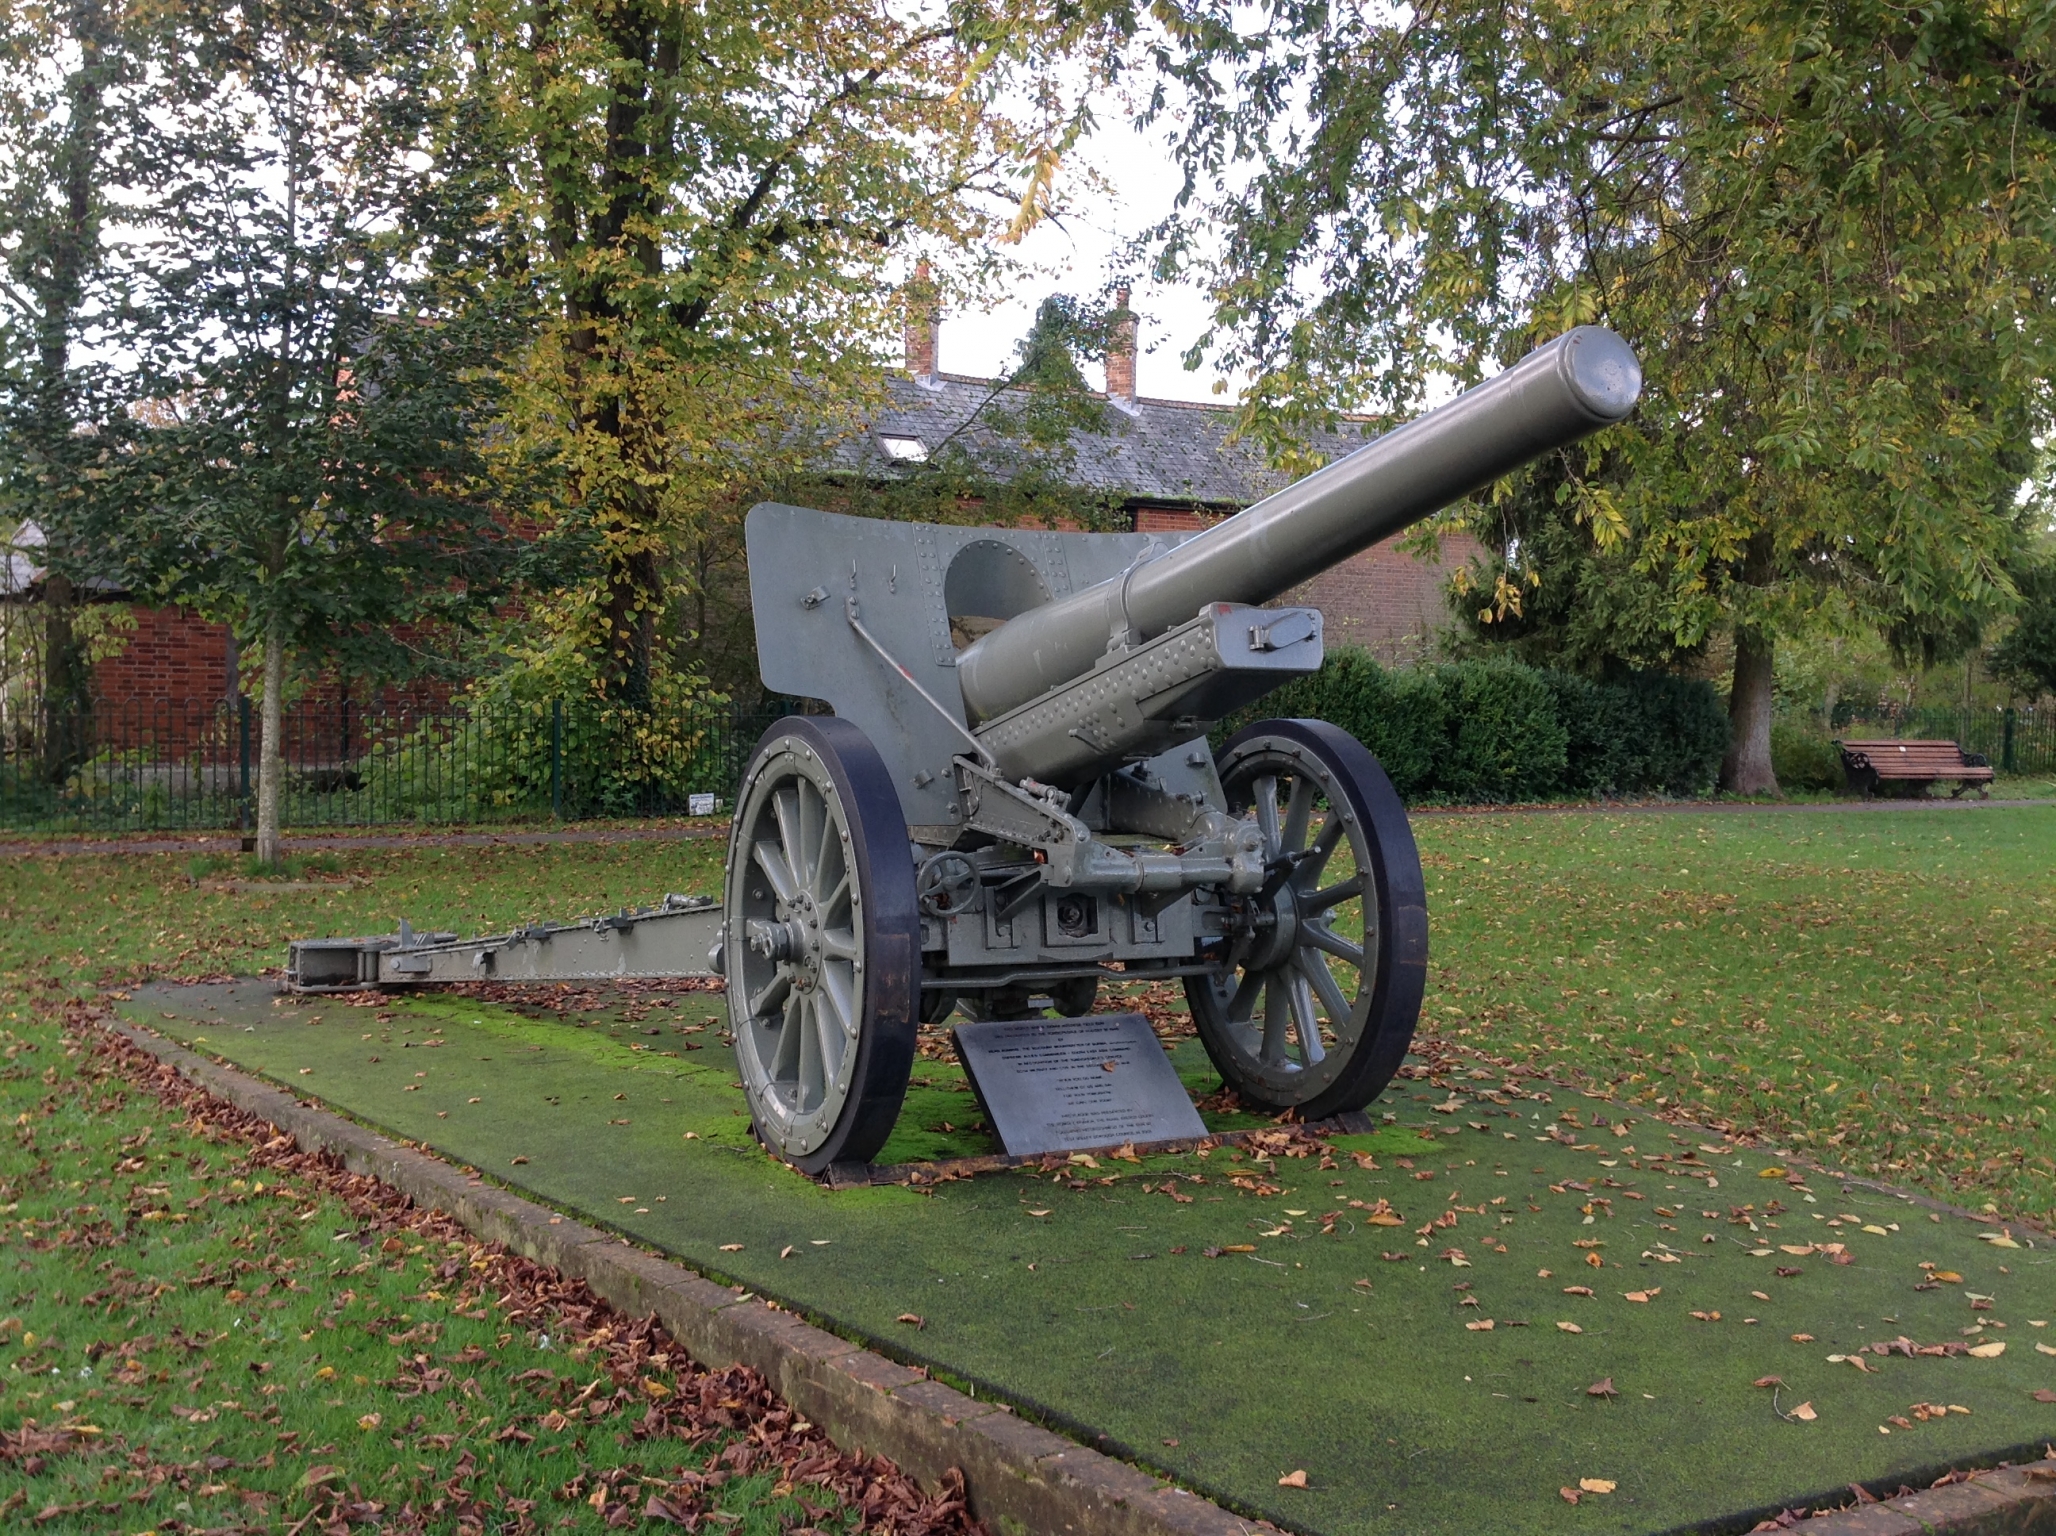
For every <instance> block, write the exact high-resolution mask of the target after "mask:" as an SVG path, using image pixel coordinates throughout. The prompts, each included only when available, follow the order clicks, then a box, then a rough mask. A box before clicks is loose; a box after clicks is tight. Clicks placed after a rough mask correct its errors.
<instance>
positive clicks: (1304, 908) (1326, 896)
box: [1299, 870, 1364, 922]
mask: <svg viewBox="0 0 2056 1536" xmlns="http://www.w3.org/2000/svg"><path fill="white" fill-rule="evenodd" d="M1363 893H1364V877H1363V871H1362V870H1358V871H1357V872H1356V873H1355V874H1353V875H1351V876H1350V877H1349V878H1348V879H1347V880H1339V881H1337V882H1336V883H1335V884H1333V885H1331V886H1329V887H1328V888H1327V889H1326V890H1325V891H1315V892H1314V893H1313V894H1311V895H1309V896H1304V897H1302V898H1300V903H1299V914H1300V920H1301V921H1302V922H1303V921H1305V920H1306V919H1307V918H1309V917H1318V916H1319V915H1320V914H1321V913H1323V912H1325V911H1327V910H1328V909H1329V908H1330V907H1335V906H1340V905H1341V904H1342V903H1343V902H1345V901H1348V900H1349V899H1350V898H1351V897H1352V896H1361V895H1363Z"/></svg>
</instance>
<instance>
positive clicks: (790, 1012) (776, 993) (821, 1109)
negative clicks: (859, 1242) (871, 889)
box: [728, 743, 865, 1157]
mask: <svg viewBox="0 0 2056 1536" xmlns="http://www.w3.org/2000/svg"><path fill="white" fill-rule="evenodd" d="M736 819H737V825H738V827H740V828H741V829H742V831H741V835H740V836H739V837H738V838H737V840H736V843H735V847H736V850H737V854H738V857H736V858H735V859H734V860H732V861H731V867H730V871H729V885H730V891H729V902H730V905H729V911H730V913H731V924H730V935H729V940H728V942H730V943H732V944H737V945H739V946H740V948H739V951H738V953H739V956H740V965H739V977H740V980H741V985H740V986H739V987H737V986H735V985H733V984H731V987H730V995H729V1011H730V1017H731V1020H732V1023H733V1026H734V1031H735V1041H736V1060H737V1064H738V1066H739V1068H740V1070H741V1072H742V1077H743V1086H744V1088H745V1089H746V1090H747V1091H748V1093H749V1096H750V1104H751V1107H752V1109H753V1110H754V1111H755V1114H756V1119H757V1128H758V1131H759V1132H760V1134H762V1135H763V1137H764V1138H765V1139H766V1140H767V1141H768V1142H770V1143H771V1144H772V1145H773V1146H774V1147H775V1148H776V1149H777V1150H778V1151H780V1152H781V1153H783V1154H785V1155H786V1156H788V1157H804V1156H806V1155H807V1154H809V1153H811V1152H813V1151H815V1150H816V1149H817V1148H819V1147H820V1146H822V1145H823V1144H824V1143H825V1142H826V1141H827V1140H828V1138H829V1137H830V1135H831V1134H832V1133H833V1132H834V1130H835V1125H836V1121H837V1119H838V1118H839V1117H840V1115H841V1113H842V1109H843V1106H844V1104H845V1102H846V1101H847V1100H848V1098H849V1094H850V1089H851V1086H852V1084H853V1083H854V1081H855V1077H856V1070H857V1046H858V1035H859V1032H860V1029H861V1026H862V1021H863V998H864V987H863V980H864V958H865V956H864V950H865V937H864V924H863V893H862V890H861V888H860V885H861V877H860V875H859V873H858V871H857V870H856V868H855V867H854V863H853V860H852V858H851V850H850V829H849V813H848V809H847V807H846V806H844V805H843V803H842V800H841V797H840V795H839V794H838V792H837V790H836V787H835V783H834V780H833V778H832V777H831V776H830V774H829V772H828V769H827V766H826V765H825V764H824V763H823V762H822V761H821V759H820V757H819V756H818V755H817V754H816V753H815V752H814V751H813V750H812V749H811V748H810V747H807V746H806V745H804V744H802V743H789V744H786V745H784V746H783V747H781V748H780V749H779V750H778V751H776V752H773V753H771V754H769V755H767V756H766V757H765V758H764V759H763V761H762V762H761V763H760V765H759V767H758V771H757V773H756V775H755V777H754V778H753V779H752V781H751V782H750V784H749V786H748V787H747V789H746V790H745V791H744V795H743V803H742V804H741V806H739V807H738V808H737V818H736ZM767 927H768V928H770V929H773V930H776V935H775V937H774V936H773V935H769V934H767V932H766V928H767ZM767 939H771V940H772V942H771V943H770V944H769V945H768V952H767V945H766V940H767ZM780 941H782V942H780ZM732 974H734V973H732Z"/></svg>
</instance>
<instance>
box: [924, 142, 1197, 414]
mask: <svg viewBox="0 0 2056 1536" xmlns="http://www.w3.org/2000/svg"><path fill="white" fill-rule="evenodd" d="M1109 116H1110V117H1113V114H1109ZM1078 160H1079V162H1080V163H1081V164H1088V165H1090V166H1092V167H1094V168H1095V169H1096V170H1097V171H1098V172H1099V174H1100V175H1101V176H1103V177H1105V178H1106V180H1107V181H1108V182H1110V183H1111V184H1112V187H1113V195H1112V196H1110V197H1104V198H1102V197H1097V196H1087V197H1084V198H1081V199H1079V202H1080V203H1081V205H1082V211H1081V212H1080V213H1078V214H1076V215H1073V216H1067V217H1066V218H1065V219H1064V220H1063V221H1062V222H1061V223H1056V222H1045V223H1044V224H1042V225H1040V226H1038V227H1037V228H1036V229H1035V230H1034V231H1032V232H1031V233H1030V234H1029V235H1028V237H1027V239H1025V240H1024V241H1023V242H1022V254H1023V255H1024V256H1026V257H1027V258H1029V259H1030V260H1032V261H1034V262H1036V263H1037V264H1038V265H1039V266H1040V267H1041V268H1042V269H1043V270H1042V272H1041V273H1040V274H1039V275H1038V276H1036V277H1034V278H1031V279H1030V280H1029V281H1028V282H1027V283H1026V284H1024V285H1023V287H1022V288H1021V290H1020V293H1019V297H1018V298H1016V299H1015V300H1013V301H1012V302H1010V303H1008V304H1006V305H1004V306H1003V307H1001V308H999V309H996V310H994V311H992V312H991V313H989V314H975V313H969V312H951V313H949V314H946V315H944V316H943V321H942V345H941V349H940V356H939V358H938V360H937V365H938V366H939V367H940V368H941V369H942V370H943V371H944V372H946V373H968V374H976V375H979V376H981V377H987V378H989V377H992V376H994V375H996V374H999V373H1003V372H1005V371H1006V370H1007V369H1009V368H1011V367H1012V366H1013V362H1014V349H1015V347H1016V346H1017V345H1018V344H1019V342H1020V340H1021V338H1022V337H1023V336H1024V335H1026V334H1027V331H1028V327H1029V326H1030V325H1031V324H1032V323H1033V322H1034V319H1035V308H1036V306H1037V305H1038V304H1040V303H1041V302H1042V300H1043V298H1044V297H1045V296H1046V295H1048V294H1051V293H1070V294H1075V295H1078V296H1079V297H1091V296H1093V295H1096V294H1098V293H1099V292H1100V291H1101V289H1102V287H1103V286H1104V284H1105V283H1106V282H1107V280H1108V278H1109V277H1110V276H1111V275H1112V272H1113V261H1114V258H1115V255H1116V253H1117V252H1118V251H1119V250H1120V249H1121V248H1122V247H1124V246H1125V245H1126V243H1127V242H1128V241H1129V240H1131V239H1132V238H1133V237H1134V236H1135V235H1136V234H1137V233H1138V232H1140V231H1141V230H1143V229H1146V228H1147V227H1149V226H1150V225H1151V224H1154V223H1155V222H1156V221H1157V220H1159V219H1161V218H1162V217H1163V216H1164V215H1165V214H1167V213H1168V212H1170V209H1171V199H1172V198H1173V197H1175V196H1176V195H1177V191H1178V186H1179V180H1180V177H1179V172H1178V169H1177V167H1176V166H1175V165H1173V164H1172V162H1171V157H1170V155H1169V153H1168V152H1166V150H1165V149H1164V148H1163V146H1162V144H1161V143H1160V142H1159V141H1158V140H1156V139H1153V138H1145V137H1143V136H1142V135H1141V134H1138V133H1136V132H1135V131H1134V130H1132V129H1130V128H1129V127H1128V126H1127V125H1126V124H1125V123H1122V122H1120V121H1119V120H1118V118H1116V119H1115V120H1114V121H1112V122H1110V124H1109V125H1108V126H1107V127H1105V128H1103V129H1101V130H1100V132H1099V133H1097V134H1096V135H1094V136H1093V138H1092V139H1090V140H1089V141H1088V142H1087V143H1086V144H1085V145H1084V146H1082V148H1081V150H1080V151H1079V153H1078ZM1129 307H1130V308H1131V309H1133V310H1134V311H1135V312H1136V314H1137V316H1138V317H1139V319H1140V329H1141V337H1140V342H1141V345H1140V349H1139V350H1140V355H1139V356H1138V358H1137V359H1136V392H1137V393H1138V394H1141V395H1145V396H1149V397H1152V398H1155V399H1159V400H1211V401H1224V400H1229V399H1232V398H1233V397H1232V395H1217V394H1215V393H1214V390H1213V384H1214V380H1215V379H1216V378H1218V377H1219V376H1220V375H1219V374H1218V372H1217V371H1215V370H1214V369H1211V368H1209V369H1206V370H1204V371H1202V372H1199V373H1188V372H1186V370H1185V368H1184V366H1183V364H1182V363H1181V362H1180V361H1179V358H1180V354H1182V353H1183V352H1184V351H1185V349H1186V348H1187V347H1189V346H1191V345H1192V343H1193V342H1194V341H1196V340H1197V339H1198V338H1199V336H1200V335H1201V333H1202V332H1203V331H1204V330H1205V329H1206V320H1207V313H1208V306H1207V302H1206V297H1205V295H1204V294H1202V293H1201V292H1200V291H1199V290H1198V289H1196V288H1192V287H1189V286H1182V285H1181V286H1175V287H1174V286H1168V285H1164V284H1158V283H1140V284H1137V285H1135V290H1134V293H1133V295H1132V297H1131V298H1130V299H1129ZM1086 377H1087V378H1089V379H1090V380H1091V381H1092V383H1093V385H1094V386H1095V387H1101V386H1103V385H1104V383H1105V380H1104V379H1103V378H1101V376H1100V371H1099V369H1098V367H1097V366H1096V365H1093V366H1088V367H1087V368H1086Z"/></svg>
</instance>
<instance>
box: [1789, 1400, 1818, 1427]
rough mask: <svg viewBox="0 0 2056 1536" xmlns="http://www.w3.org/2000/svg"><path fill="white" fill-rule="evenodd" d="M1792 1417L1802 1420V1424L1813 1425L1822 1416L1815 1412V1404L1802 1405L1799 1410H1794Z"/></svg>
mask: <svg viewBox="0 0 2056 1536" xmlns="http://www.w3.org/2000/svg"><path fill="white" fill-rule="evenodd" d="M1792 1417H1793V1418H1795V1419H1798V1420H1800V1421H1801V1422H1802V1423H1806V1424H1811V1423H1812V1422H1813V1421H1814V1420H1815V1419H1817V1418H1819V1417H1820V1415H1819V1414H1817V1413H1815V1412H1814V1411H1813V1404H1811V1403H1801V1404H1800V1405H1799V1406H1798V1407H1797V1408H1794V1409H1793V1410H1792Z"/></svg>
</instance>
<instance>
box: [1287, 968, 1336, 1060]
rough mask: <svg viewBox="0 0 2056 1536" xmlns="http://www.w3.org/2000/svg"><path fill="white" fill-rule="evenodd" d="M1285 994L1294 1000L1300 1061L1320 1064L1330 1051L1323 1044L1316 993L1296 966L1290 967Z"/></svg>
mask: <svg viewBox="0 0 2056 1536" xmlns="http://www.w3.org/2000/svg"><path fill="white" fill-rule="evenodd" d="M1285 995H1286V996H1287V997H1289V998H1291V1000H1292V1023H1293V1026H1294V1028H1293V1033H1295V1034H1296V1035H1298V1036H1299V1059H1300V1062H1301V1063H1302V1064H1303V1065H1305V1066H1309V1067H1313V1066H1318V1065H1320V1063H1321V1062H1322V1061H1323V1060H1324V1059H1326V1057H1327V1054H1328V1051H1327V1048H1326V1047H1325V1046H1323V1045H1322V1044H1321V1021H1320V1018H1319V1017H1318V1016H1317V1015H1316V1014H1315V1012H1314V995H1313V993H1312V992H1310V991H1308V990H1307V985H1306V977H1305V976H1303V975H1301V974H1300V973H1299V971H1298V969H1297V968H1296V967H1291V968H1288V974H1287V977H1286V993H1285Z"/></svg>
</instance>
